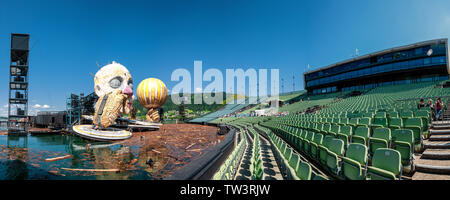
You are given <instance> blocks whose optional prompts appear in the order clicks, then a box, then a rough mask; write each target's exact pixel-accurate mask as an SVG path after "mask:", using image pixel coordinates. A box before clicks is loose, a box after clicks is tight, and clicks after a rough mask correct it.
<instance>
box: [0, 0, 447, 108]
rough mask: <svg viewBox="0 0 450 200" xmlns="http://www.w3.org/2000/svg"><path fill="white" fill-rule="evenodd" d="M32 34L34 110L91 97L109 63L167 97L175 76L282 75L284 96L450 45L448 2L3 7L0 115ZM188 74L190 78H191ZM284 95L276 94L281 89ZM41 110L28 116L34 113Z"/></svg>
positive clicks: (258, 0) (217, 1)
mask: <svg viewBox="0 0 450 200" xmlns="http://www.w3.org/2000/svg"><path fill="white" fill-rule="evenodd" d="M13 32H14V33H29V34H30V35H31V42H30V46H31V47H32V50H31V55H30V63H29V64H30V88H29V96H30V97H29V98H30V103H29V105H30V107H31V108H32V106H33V105H35V104H39V105H48V106H49V108H46V110H63V109H65V98H66V97H67V96H68V95H69V94H70V93H72V92H73V93H80V92H84V93H86V94H88V93H90V92H92V91H93V77H92V76H90V75H89V73H92V74H95V73H96V71H97V70H98V67H97V65H96V62H98V63H99V64H100V65H105V64H106V63H107V62H110V61H112V60H115V61H117V62H119V63H121V64H123V65H125V66H126V67H127V68H128V69H129V70H130V72H131V73H132V75H133V78H134V80H135V86H137V84H138V83H139V82H140V81H141V80H143V79H145V78H148V77H157V78H159V79H161V80H163V81H164V82H165V83H166V85H167V87H168V88H169V89H171V88H172V87H173V86H174V85H175V84H177V82H172V81H170V76H171V73H172V71H173V70H175V69H177V68H186V69H188V70H192V71H193V62H194V60H202V61H203V69H204V70H206V69H208V68H218V69H220V70H222V72H223V73H224V74H225V69H226V68H243V69H246V68H250V67H252V68H267V69H268V68H278V69H280V78H284V79H285V81H284V91H285V92H287V91H291V90H292V75H294V74H295V77H296V79H295V81H296V84H295V85H296V89H297V90H298V89H301V88H303V77H302V74H303V72H304V70H305V68H306V66H307V65H308V64H309V65H310V66H311V69H313V68H317V67H322V66H325V65H329V64H332V63H334V62H338V61H341V60H344V59H348V58H350V56H351V54H353V53H354V51H355V48H358V49H359V53H360V55H362V54H366V53H370V52H373V51H378V50H382V49H386V48H390V47H393V46H399V45H405V44H409V43H414V42H418V41H423V40H429V39H435V38H448V37H449V35H450V2H449V1H444V0H443V1H433V0H429V1H425V0H423V1H419V0H413V1H407V0H396V1H392V0H391V1H389V0H386V1H384V0H377V1H350V0H348V1H347V0H341V1H337V0H334V1H333V0H330V1H300V0H296V1H275V0H274V1H263V0H254V1H251V0H241V1H234V0H213V1H207V0H205V1H195V0H185V1H181V0H180V1H173V0H172V1H170V0H169V1H167V0H166V1H133V0H128V1H96V0H91V1H82V0H77V1H69V0H64V1H46V0H41V1H35V0H29V1H21V0H14V1H10V0H5V1H0V61H1V62H0V63H3V64H2V65H3V66H4V67H0V74H2V75H1V76H0V85H3V87H0V94H3V95H1V96H0V105H1V107H0V109H1V110H0V115H5V114H6V111H5V108H4V105H5V104H6V103H7V99H8V95H7V94H8V86H7V85H8V73H9V71H8V66H9V51H10V49H9V48H10V34H11V33H13ZM192 74H193V72H192ZM280 91H281V89H280ZM36 110H45V109H42V108H32V111H36Z"/></svg>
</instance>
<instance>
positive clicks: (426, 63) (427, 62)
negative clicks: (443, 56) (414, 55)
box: [423, 58, 431, 65]
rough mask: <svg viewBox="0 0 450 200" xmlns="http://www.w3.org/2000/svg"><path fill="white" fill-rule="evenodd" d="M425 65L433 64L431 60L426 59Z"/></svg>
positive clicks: (424, 60)
mask: <svg viewBox="0 0 450 200" xmlns="http://www.w3.org/2000/svg"><path fill="white" fill-rule="evenodd" d="M423 64H424V65H429V64H431V58H424V59H423Z"/></svg>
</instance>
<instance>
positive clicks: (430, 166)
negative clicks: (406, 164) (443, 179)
mask: <svg viewBox="0 0 450 200" xmlns="http://www.w3.org/2000/svg"><path fill="white" fill-rule="evenodd" d="M414 164H415V168H416V171H418V172H425V173H435V174H450V160H430V159H419V160H415V161H414Z"/></svg>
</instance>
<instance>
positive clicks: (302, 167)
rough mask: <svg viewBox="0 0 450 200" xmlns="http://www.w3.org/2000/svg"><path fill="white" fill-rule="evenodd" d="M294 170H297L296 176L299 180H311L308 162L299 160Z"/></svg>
mask: <svg viewBox="0 0 450 200" xmlns="http://www.w3.org/2000/svg"><path fill="white" fill-rule="evenodd" d="M295 171H296V172H297V176H298V178H300V180H311V174H312V170H311V166H310V165H309V164H308V163H306V162H300V164H299V165H298V167H297V169H296V170H295Z"/></svg>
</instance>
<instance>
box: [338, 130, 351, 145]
mask: <svg viewBox="0 0 450 200" xmlns="http://www.w3.org/2000/svg"><path fill="white" fill-rule="evenodd" d="M351 136H352V127H351V126H342V127H341V131H340V133H338V135H337V138H338V139H341V140H342V141H344V147H347V146H348V143H349V142H350V138H351Z"/></svg>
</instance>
